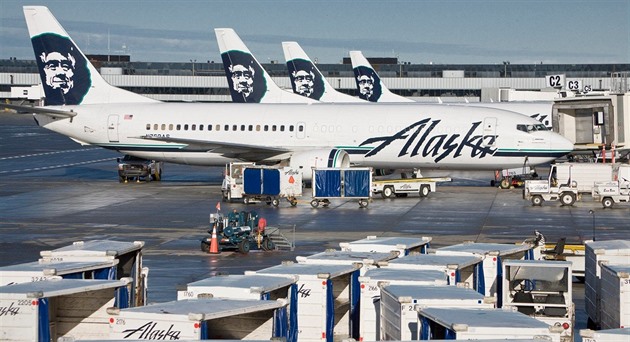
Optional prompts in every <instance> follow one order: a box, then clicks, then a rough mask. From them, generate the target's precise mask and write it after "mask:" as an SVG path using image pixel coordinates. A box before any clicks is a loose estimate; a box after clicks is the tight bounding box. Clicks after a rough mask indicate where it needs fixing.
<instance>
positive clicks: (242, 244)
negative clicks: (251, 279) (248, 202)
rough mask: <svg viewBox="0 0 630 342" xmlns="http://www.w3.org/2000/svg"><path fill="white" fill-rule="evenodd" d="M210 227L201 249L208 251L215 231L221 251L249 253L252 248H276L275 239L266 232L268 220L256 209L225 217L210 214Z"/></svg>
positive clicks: (202, 241) (266, 249)
mask: <svg viewBox="0 0 630 342" xmlns="http://www.w3.org/2000/svg"><path fill="white" fill-rule="evenodd" d="M210 227H211V228H210V229H209V230H208V234H210V237H205V238H203V239H202V240H201V250H202V251H204V252H208V251H209V250H210V246H211V244H212V234H213V231H214V232H215V233H216V235H217V243H218V249H219V252H221V251H223V250H237V251H238V252H240V253H243V254H246V253H249V251H250V249H252V248H253V249H262V250H264V251H270V250H274V249H275V248H276V246H275V244H274V243H273V240H272V239H271V238H270V237H269V236H268V234H267V232H266V228H267V227H266V221H265V219H263V218H259V217H258V214H257V213H256V212H255V211H251V212H246V211H242V212H240V213H239V212H236V210H235V212H233V213H231V214H229V215H228V217H224V216H223V215H220V214H216V215H215V214H210Z"/></svg>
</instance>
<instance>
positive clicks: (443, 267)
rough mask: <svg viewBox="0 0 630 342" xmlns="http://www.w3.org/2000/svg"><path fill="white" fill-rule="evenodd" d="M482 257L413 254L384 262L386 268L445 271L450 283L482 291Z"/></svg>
mask: <svg viewBox="0 0 630 342" xmlns="http://www.w3.org/2000/svg"><path fill="white" fill-rule="evenodd" d="M481 262H482V259H481V257H478V256H472V255H436V254H411V255H408V256H406V257H404V258H398V259H394V260H391V261H389V262H387V263H382V264H381V266H383V267H385V268H391V269H397V270H439V271H442V272H444V274H445V275H446V280H447V282H448V284H449V285H456V284H457V283H463V284H464V285H465V286H467V287H470V288H473V289H475V290H477V292H479V293H481V292H482V291H485V290H484V287H483V286H482V285H483V283H482V282H480V280H482V279H483V265H482V264H481Z"/></svg>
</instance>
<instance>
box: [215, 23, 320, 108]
mask: <svg viewBox="0 0 630 342" xmlns="http://www.w3.org/2000/svg"><path fill="white" fill-rule="evenodd" d="M214 33H215V34H216V36H217V43H218V44H219V50H220V51H221V59H222V60H223V67H224V68H225V75H226V77H227V81H228V88H229V90H230V94H231V95H232V101H233V102H241V103H244V102H247V103H313V102H317V101H316V100H313V99H310V98H306V97H303V96H299V95H296V94H293V93H290V92H288V91H284V90H282V88H280V87H279V86H278V85H277V84H276V83H275V82H274V81H273V80H272V79H271V76H270V75H269V74H268V73H267V71H265V69H264V68H263V67H262V65H260V63H258V61H257V60H256V58H255V57H254V55H252V53H251V52H250V51H249V49H248V48H247V46H245V43H243V41H242V40H241V38H240V37H239V36H238V35H237V34H236V32H235V31H234V30H233V29H231V28H218V29H214Z"/></svg>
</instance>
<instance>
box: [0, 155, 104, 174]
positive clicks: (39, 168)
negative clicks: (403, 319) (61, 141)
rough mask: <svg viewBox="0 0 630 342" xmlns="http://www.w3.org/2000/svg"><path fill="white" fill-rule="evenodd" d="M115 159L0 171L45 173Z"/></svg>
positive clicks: (5, 172) (4, 172)
mask: <svg viewBox="0 0 630 342" xmlns="http://www.w3.org/2000/svg"><path fill="white" fill-rule="evenodd" d="M115 159H116V158H104V159H94V160H87V161H83V162H78V163H69V164H59V165H51V166H42V167H35V168H30V169H21V170H6V171H0V174H7V173H20V172H33V171H45V170H53V169H62V168H66V167H72V166H79V165H87V164H95V163H101V162H105V161H111V160H115Z"/></svg>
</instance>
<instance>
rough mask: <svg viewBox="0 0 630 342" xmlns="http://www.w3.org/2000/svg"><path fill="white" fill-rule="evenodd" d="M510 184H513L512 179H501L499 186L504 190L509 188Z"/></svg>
mask: <svg viewBox="0 0 630 342" xmlns="http://www.w3.org/2000/svg"><path fill="white" fill-rule="evenodd" d="M510 185H512V184H511V182H510V180H509V179H507V178H503V179H501V183H499V187H500V188H501V189H504V190H506V189H509V188H510Z"/></svg>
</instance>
